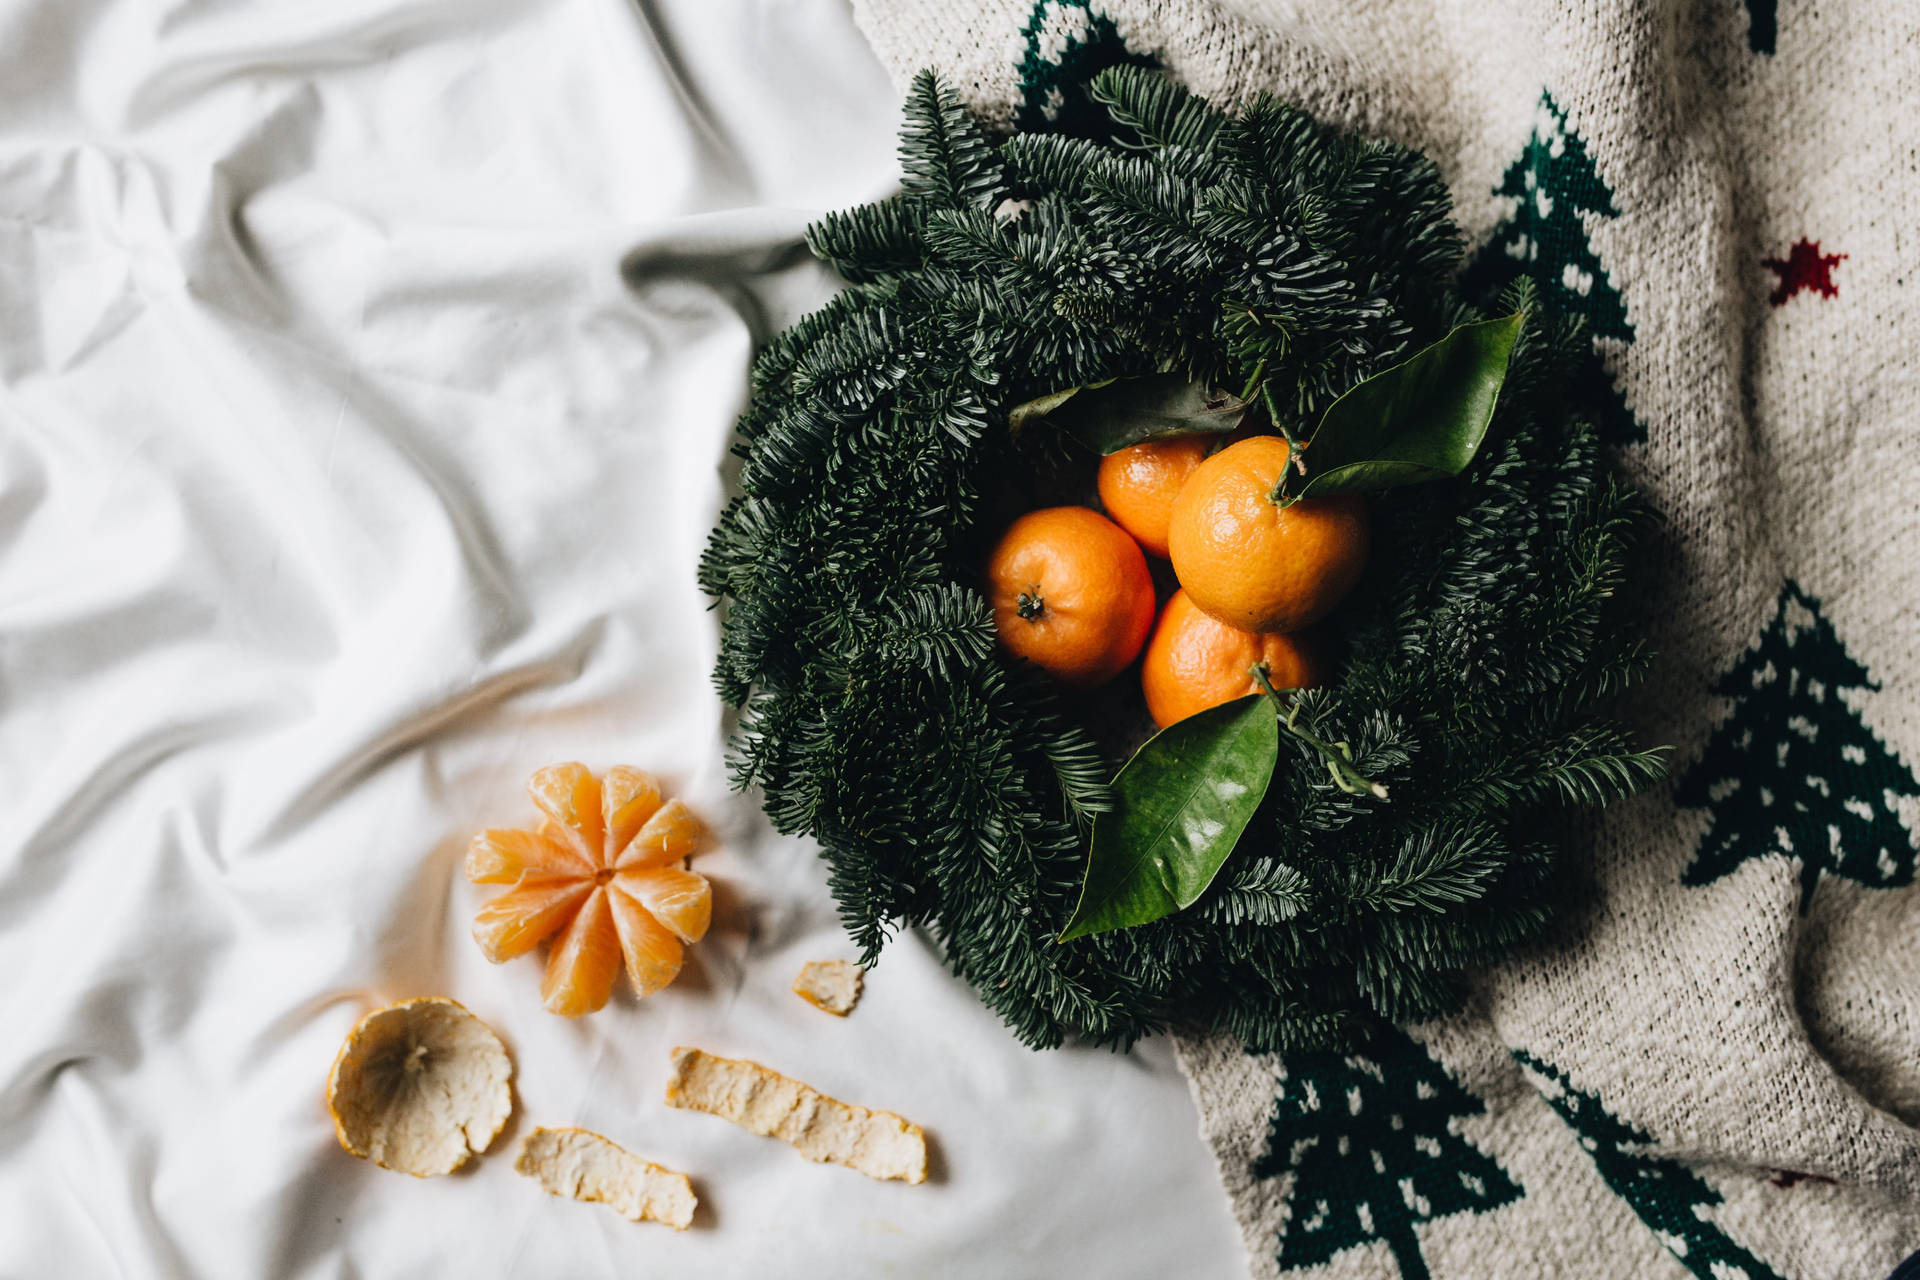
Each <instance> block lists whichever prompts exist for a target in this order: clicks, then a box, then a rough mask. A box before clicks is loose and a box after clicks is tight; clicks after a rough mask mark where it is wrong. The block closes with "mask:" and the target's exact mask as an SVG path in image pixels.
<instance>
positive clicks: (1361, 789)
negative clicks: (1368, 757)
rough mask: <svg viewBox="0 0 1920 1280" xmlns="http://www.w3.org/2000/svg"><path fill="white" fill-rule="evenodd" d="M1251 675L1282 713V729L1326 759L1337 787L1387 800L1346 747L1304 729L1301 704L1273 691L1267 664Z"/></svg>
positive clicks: (1381, 787) (1259, 665)
mask: <svg viewBox="0 0 1920 1280" xmlns="http://www.w3.org/2000/svg"><path fill="white" fill-rule="evenodd" d="M1248 673H1249V674H1250V675H1252V676H1253V681H1254V683H1255V684H1257V685H1259V686H1260V691H1261V692H1262V693H1264V694H1266V695H1267V699H1268V700H1269V701H1270V702H1272V703H1273V705H1274V709H1275V710H1276V711H1278V712H1279V713H1280V727H1281V728H1282V729H1284V730H1286V731H1287V732H1288V733H1290V734H1292V735H1293V736H1294V737H1296V738H1298V739H1300V741H1302V742H1304V743H1306V744H1307V745H1308V746H1310V747H1312V748H1313V749H1314V750H1315V751H1318V752H1319V753H1320V754H1321V755H1322V756H1324V757H1325V758H1326V761H1327V772H1328V773H1330V774H1332V775H1333V785H1335V786H1336V787H1339V788H1340V789H1341V790H1342V791H1344V792H1346V793H1347V794H1348V795H1350V796H1374V797H1376V798H1377V799H1381V800H1385V799H1386V798H1387V789H1386V787H1385V786H1384V785H1382V784H1381V783H1378V782H1375V781H1374V780H1373V779H1372V778H1369V777H1367V776H1366V775H1365V774H1363V773H1361V772H1360V771H1359V770H1358V769H1356V768H1354V767H1353V757H1352V756H1351V755H1349V754H1348V751H1347V744H1346V743H1344V742H1323V741H1322V740H1321V739H1319V738H1317V737H1315V736H1314V735H1313V734H1312V733H1311V732H1309V731H1308V730H1306V729H1303V728H1301V727H1300V724H1299V720H1300V704H1299V703H1298V702H1296V701H1289V700H1288V699H1285V698H1282V697H1281V696H1280V691H1279V690H1278V689H1276V688H1274V687H1273V679H1272V677H1271V676H1270V675H1269V674H1268V671H1267V664H1266V663H1264V662H1256V663H1254V664H1253V666H1251V667H1249V668H1248Z"/></svg>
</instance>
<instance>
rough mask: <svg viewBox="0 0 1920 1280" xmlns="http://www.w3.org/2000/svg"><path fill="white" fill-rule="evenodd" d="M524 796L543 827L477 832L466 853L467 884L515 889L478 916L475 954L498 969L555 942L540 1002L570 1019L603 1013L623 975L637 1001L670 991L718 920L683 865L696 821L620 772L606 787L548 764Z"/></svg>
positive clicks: (650, 786) (578, 767)
mask: <svg viewBox="0 0 1920 1280" xmlns="http://www.w3.org/2000/svg"><path fill="white" fill-rule="evenodd" d="M527 792H528V794H530V795H531V796H532V797H533V802H534V804H536V805H537V806H539V808H540V812H541V813H543V814H545V815H546V819H545V821H543V822H542V823H541V824H540V828H539V830H537V831H515V830H493V831H482V832H481V833H480V834H479V835H477V836H475V837H474V838H473V844H472V846H471V847H470V848H469V849H468V850H467V866H466V871H467V879H469V880H471V881H472V882H473V883H475V884H504V885H510V886H512V887H511V888H509V889H508V890H507V891H506V892H505V893H503V894H501V895H500V896H499V897H497V898H495V899H494V900H493V901H492V902H489V903H488V904H487V905H486V906H484V907H482V908H480V911H479V913H478V914H477V915H475V916H474V918H473V939H474V941H475V942H477V943H479V944H480V950H481V951H482V952H483V953H485V955H486V957H487V959H489V960H491V961H493V962H494V963H495V964H499V963H501V962H503V961H506V960H511V959H512V958H513V957H515V956H518V955H524V954H525V953H527V952H529V951H531V950H533V949H534V948H535V947H537V946H539V945H540V944H541V943H542V942H545V941H547V940H548V939H552V940H553V944H552V946H551V947H550V948H549V949H548V952H547V970H546V976H545V977H544V978H543V979H542V981H541V983H540V999H541V1002H542V1003H543V1004H544V1005H545V1006H546V1007H547V1009H548V1011H549V1012H552V1013H557V1014H560V1015H561V1016H563V1017H568V1018H577V1017H579V1016H581V1015H582V1014H587V1013H592V1012H593V1011H594V1010H596V1009H599V1008H600V1007H602V1006H603V1005H605V1004H606V1003H607V999H608V997H609V996H611V995H612V994H613V984H614V982H615V980H616V979H617V978H618V977H619V976H620V970H621V969H622V967H624V968H625V969H626V971H627V977H628V979H629V980H630V981H631V982H632V983H633V989H634V991H635V992H636V993H637V994H639V995H642V996H647V995H651V994H653V993H654V992H655V991H658V990H659V989H660V988H662V987H664V986H666V985H667V984H668V983H670V982H672V981H673V980H674V978H675V977H676V976H677V975H678V974H679V972H680V966H681V963H682V961H683V959H684V956H683V953H682V948H683V944H686V943H693V942H698V941H699V940H700V939H701V938H702V937H703V936H705V934H706V932H707V925H708V923H709V921H710V920H711V918H712V914H713V891H712V889H711V887H710V886H709V885H708V884H707V882H706V880H705V878H704V877H702V876H700V875H699V874H697V873H695V872H692V871H689V870H687V869H686V868H685V866H684V865H683V864H684V862H685V861H686V859H687V857H688V855H690V854H692V853H693V852H694V850H695V847H696V846H697V845H698V844H699V842H700V824H699V822H698V820H697V819H695V818H694V816H693V814H692V812H691V811H689V810H688V809H687V807H686V806H685V805H683V804H681V803H680V802H679V801H678V800H669V801H667V802H666V803H665V804H662V803H661V801H660V785H659V783H657V782H655V781H654V779H653V776H652V775H651V774H648V773H645V772H643V771H642V770H639V769H632V768H629V767H627V766H626V765H616V766H614V767H613V768H611V769H609V770H607V772H606V776H605V777H604V778H599V777H595V776H594V775H593V774H592V773H591V772H589V771H588V769H587V767H586V766H585V765H583V764H556V765H549V766H548V767H546V768H545V769H542V770H540V771H539V772H538V773H536V774H534V775H533V778H532V780H531V781H529V782H528V783H527Z"/></svg>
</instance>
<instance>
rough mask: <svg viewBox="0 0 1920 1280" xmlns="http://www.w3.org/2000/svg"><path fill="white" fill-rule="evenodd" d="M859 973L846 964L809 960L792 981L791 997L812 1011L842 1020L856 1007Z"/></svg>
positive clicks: (854, 967)
mask: <svg viewBox="0 0 1920 1280" xmlns="http://www.w3.org/2000/svg"><path fill="white" fill-rule="evenodd" d="M862 973H863V970H862V969H861V968H860V966H859V965H857V964H852V963H850V962H848V961H846V960H809V961H807V962H806V963H805V964H803V965H801V966H800V972H799V974H798V976H796V977H795V978H794V980H793V994H795V995H797V996H799V997H800V998H801V999H802V1000H805V1001H806V1002H807V1003H808V1004H810V1005H812V1006H813V1007H814V1008H816V1009H820V1010H823V1011H825V1012H827V1013H830V1014H832V1015H834V1016H835V1017H836V1018H844V1017H846V1016H847V1015H848V1014H850V1013H852V1012H853V1006H854V1005H856V1004H858V1003H860V986H861V978H862Z"/></svg>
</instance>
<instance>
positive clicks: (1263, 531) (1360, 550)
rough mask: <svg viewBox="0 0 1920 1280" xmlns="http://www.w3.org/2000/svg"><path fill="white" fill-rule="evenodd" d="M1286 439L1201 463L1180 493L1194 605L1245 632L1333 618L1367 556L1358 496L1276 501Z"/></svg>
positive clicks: (1179, 519) (1175, 534)
mask: <svg viewBox="0 0 1920 1280" xmlns="http://www.w3.org/2000/svg"><path fill="white" fill-rule="evenodd" d="M1286 466H1287V444H1286V441H1284V440H1281V439H1279V438H1277V437H1273V436H1261V437H1257V438H1255V439H1252V440H1243V441H1241V442H1240V443H1239V444H1236V445H1232V446H1229V447H1228V448H1225V449H1222V450H1221V451H1220V452H1219V453H1216V454H1214V455H1213V456H1212V457H1211V458H1208V459H1207V460H1206V461H1205V462H1203V463H1201V464H1200V466H1199V467H1198V468H1197V469H1195V471H1194V473H1193V475H1192V476H1191V477H1190V478H1189V479H1188V480H1187V483H1186V485H1185V486H1184V487H1183V488H1182V489H1181V490H1180V495H1179V496H1178V497H1177V498H1175V499H1174V503H1173V521H1172V524H1171V525H1170V527H1169V529H1168V533H1167V544H1168V551H1169V553H1170V555H1171V558H1172V560H1173V572H1174V574H1175V576H1176V577H1178V578H1179V579H1180V585H1181V586H1183V587H1184V588H1186V591H1187V594H1188V595H1189V596H1191V597H1192V598H1193V603H1194V604H1196V605H1198V606H1199V607H1200V608H1201V609H1202V610H1204V611H1205V612H1207V613H1209V614H1212V615H1213V616H1214V617H1216V618H1218V619H1219V620H1220V621H1222V622H1225V623H1227V624H1229V625H1231V626H1236V627H1239V628H1240V629H1241V630H1243V631H1297V630H1299V629H1300V628H1301V627H1305V626H1311V625H1312V624H1313V623H1315V622H1318V621H1319V620H1320V619H1321V618H1324V617H1325V616H1326V615H1327V614H1328V613H1329V612H1330V611H1331V610H1332V609H1333V607H1334V606H1335V605H1337V604H1339V603H1340V600H1341V598H1342V597H1343V596H1345V595H1346V594H1347V592H1348V591H1350V590H1352V589H1353V584H1354V583H1356V582H1358V581H1359V580H1360V571H1361V570H1362V569H1364V568H1365V567H1366V563H1367V544H1368V532H1367V507H1366V503H1365V502H1363V501H1362V500H1361V499H1360V498H1359V497H1358V496H1357V495H1354V494H1342V495H1340V496H1338V497H1332V498H1306V499H1303V500H1302V501H1299V502H1296V503H1294V504H1292V505H1291V506H1284V507H1283V506H1281V505H1280V504H1279V503H1277V502H1274V501H1272V500H1271V497H1270V495H1271V494H1272V492H1273V488H1274V486H1275V485H1276V484H1277V483H1278V482H1279V480H1280V475H1281V473H1282V472H1283V471H1284V470H1285V469H1286Z"/></svg>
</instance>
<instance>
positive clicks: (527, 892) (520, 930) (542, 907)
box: [473, 877, 593, 964]
mask: <svg viewBox="0 0 1920 1280" xmlns="http://www.w3.org/2000/svg"><path fill="white" fill-rule="evenodd" d="M592 889H593V881H592V880H590V879H585V878H573V877H566V878H554V879H547V880H529V881H525V882H523V883H521V884H518V885H515V886H514V887H513V888H511V889H509V890H507V892H505V893H503V894H501V895H500V896H499V897H497V898H495V899H494V900H493V901H492V902H489V903H488V904H487V905H486V906H484V907H482V908H480V910H479V912H478V913H477V914H476V915H475V916H474V917H473V940H474V941H475V942H477V943H479V944H480V950H481V951H482V952H484V953H485V954H486V957H487V959H489V960H491V961H493V962H494V963H495V964H499V963H500V962H501V961H503V960H511V959H513V958H514V957H515V956H519V955H525V954H526V953H527V952H529V951H531V950H533V949H534V948H535V947H537V946H539V945H540V944H541V943H542V942H544V941H546V940H547V939H548V938H549V937H551V936H552V935H553V934H554V932H555V931H556V930H558V929H559V928H560V926H561V925H564V924H565V923H567V921H568V920H569V919H570V918H571V917H572V916H573V915H574V913H575V912H577V911H578V910H579V909H580V904H581V902H582V901H584V900H585V899H586V897H587V895H588V893H590V892H591V891H592Z"/></svg>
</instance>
